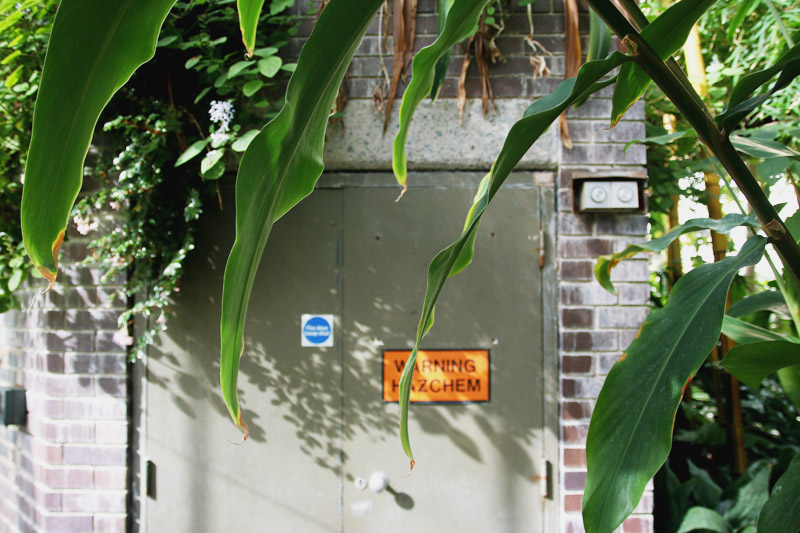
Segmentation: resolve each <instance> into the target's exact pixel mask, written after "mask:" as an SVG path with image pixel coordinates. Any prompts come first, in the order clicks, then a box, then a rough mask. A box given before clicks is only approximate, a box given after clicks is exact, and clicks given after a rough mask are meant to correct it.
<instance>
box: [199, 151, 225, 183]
mask: <svg viewBox="0 0 800 533" xmlns="http://www.w3.org/2000/svg"><path fill="white" fill-rule="evenodd" d="M223 155H225V152H224V151H223V150H212V151H210V152H208V153H207V154H206V156H205V157H204V158H203V160H202V161H201V162H200V174H202V175H203V177H204V178H206V179H217V178H219V176H217V178H210V177H208V176H207V175H206V174H208V171H209V170H211V167H213V166H214V165H216V164H217V163H218V162H220V160H221V159H222V156H223ZM223 168H224V167H223Z"/></svg>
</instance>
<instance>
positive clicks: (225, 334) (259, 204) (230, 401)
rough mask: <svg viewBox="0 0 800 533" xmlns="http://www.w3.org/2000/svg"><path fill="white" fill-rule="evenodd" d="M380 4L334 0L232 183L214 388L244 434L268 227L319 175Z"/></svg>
mask: <svg viewBox="0 0 800 533" xmlns="http://www.w3.org/2000/svg"><path fill="white" fill-rule="evenodd" d="M382 2H383V0H336V1H334V2H331V3H330V4H328V6H327V7H326V8H325V9H324V10H323V12H322V15H321V16H320V18H319V20H318V21H317V24H316V26H315V27H314V30H313V31H312V32H311V35H310V36H309V38H308V40H307V41H306V44H305V46H304V47H303V50H302V52H301V53H300V58H299V59H298V61H297V69H296V70H295V72H294V74H293V75H292V77H291V79H290V80H289V85H288V87H287V89H286V104H285V105H284V107H283V109H281V111H280V113H278V115H277V116H276V117H275V119H273V120H272V121H271V122H270V123H269V124H267V125H266V126H265V127H264V129H262V130H261V132H260V133H259V134H258V135H256V136H255V137H254V138H253V140H252V141H250V144H249V145H248V147H247V150H246V151H245V153H244V156H243V157H242V162H241V165H240V167H239V174H238V177H237V180H236V240H235V241H234V243H233V248H232V249H231V253H230V256H229V257H228V264H227V265H226V267H225V278H224V282H223V293H222V321H221V324H220V334H221V337H222V346H221V354H220V357H221V360H220V383H221V385H222V396H223V398H224V399H225V403H226V405H227V406H228V410H229V411H230V413H231V416H232V417H233V420H234V422H235V423H236V425H237V426H239V427H240V428H241V429H242V430H243V431H244V432H245V438H246V437H247V426H246V424H245V423H244V420H243V419H242V413H241V409H240V407H239V398H238V393H237V390H236V384H237V380H238V374H239V358H240V357H241V355H242V353H243V352H244V322H245V316H246V315H247V306H248V303H249V301H250V292H251V290H252V288H253V280H254V279H255V275H256V271H257V270H258V264H259V262H260V260H261V255H262V253H263V252H264V246H265V245H266V244H267V238H268V237H269V233H270V231H271V230H272V225H273V224H274V223H275V221H276V220H278V219H279V218H280V217H282V216H283V215H284V214H285V213H286V212H287V211H289V209H291V208H292V207H293V206H294V205H296V204H297V202H299V201H300V200H302V199H303V198H305V197H306V196H308V195H309V194H311V192H312V191H313V190H314V185H315V184H316V182H317V180H318V179H319V177H320V175H321V174H322V168H323V165H322V145H323V142H324V140H325V125H326V124H327V121H328V115H329V114H330V110H331V107H332V106H333V102H334V100H335V98H336V94H337V92H338V90H339V84H340V83H341V81H342V78H343V77H344V73H345V71H346V70H347V67H348V65H349V64H350V60H351V58H352V57H353V54H354V53H355V50H356V48H357V47H358V45H359V44H360V42H361V38H362V37H363V35H364V33H365V32H366V30H367V27H368V26H369V23H370V21H371V20H372V18H373V17H374V15H375V12H377V10H378V8H379V7H380V5H381V3H382Z"/></svg>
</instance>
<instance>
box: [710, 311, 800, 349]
mask: <svg viewBox="0 0 800 533" xmlns="http://www.w3.org/2000/svg"><path fill="white" fill-rule="evenodd" d="M722 333H723V334H725V336H726V337H728V338H729V339H730V340H732V341H733V342H735V343H737V344H749V343H751V342H764V341H788V342H794V341H793V340H792V339H794V337H790V336H789V335H784V334H783V333H778V332H776V331H770V330H768V329H765V328H762V327H761V326H756V325H755V324H750V323H749V322H745V321H744V320H739V319H738V318H733V317H731V316H728V315H725V319H724V320H723V322H722Z"/></svg>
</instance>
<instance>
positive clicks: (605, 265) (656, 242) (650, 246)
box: [594, 214, 760, 292]
mask: <svg viewBox="0 0 800 533" xmlns="http://www.w3.org/2000/svg"><path fill="white" fill-rule="evenodd" d="M739 226H750V227H754V228H757V227H759V226H760V223H759V222H758V219H757V218H756V217H754V216H753V215H737V214H730V215H726V216H724V217H722V218H721V219H719V220H715V219H713V218H693V219H692V220H688V221H686V223H684V224H681V225H680V226H678V227H676V228H673V229H672V230H671V231H670V232H668V233H666V234H664V235H662V236H661V237H659V238H658V239H653V240H651V241H645V242H641V243H637V244H630V245H628V246H627V247H626V248H625V249H624V250H622V251H621V252H617V253H615V254H612V255H603V256H600V257H599V258H598V259H597V263H596V264H595V266H594V276H595V277H596V278H597V281H598V282H600V285H602V286H603V288H604V289H606V290H607V291H609V292H615V291H614V284H613V283H611V269H613V268H614V267H615V266H617V264H618V263H619V262H620V261H622V260H624V259H628V258H630V257H633V256H635V255H636V254H638V253H641V252H661V251H663V250H666V249H667V247H669V245H670V243H671V242H672V241H674V240H675V239H677V238H678V237H680V236H681V235H683V234H684V233H689V232H693V231H700V230H704V229H710V230H714V231H716V232H717V233H728V232H729V231H731V230H732V229H733V228H736V227H739Z"/></svg>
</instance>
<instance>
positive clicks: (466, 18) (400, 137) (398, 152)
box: [392, 0, 490, 191]
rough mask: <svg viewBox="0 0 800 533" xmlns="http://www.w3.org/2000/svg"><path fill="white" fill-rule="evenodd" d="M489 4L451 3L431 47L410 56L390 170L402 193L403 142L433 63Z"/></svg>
mask: <svg viewBox="0 0 800 533" xmlns="http://www.w3.org/2000/svg"><path fill="white" fill-rule="evenodd" d="M489 1H490V0H459V1H458V2H454V3H453V5H452V6H451V8H450V11H449V12H448V13H447V19H446V20H445V23H444V28H443V29H442V31H441V32H439V36H438V37H437V38H436V40H435V41H434V42H433V43H432V44H430V45H429V46H426V47H425V48H423V49H422V50H420V51H419V52H417V55H416V56H414V61H413V63H412V64H411V67H412V75H411V82H410V83H409V84H408V87H407V88H406V92H405V93H404V94H403V102H402V103H401V104H400V129H399V131H398V132H397V136H396V137H395V138H394V147H393V153H392V169H393V170H394V175H395V178H397V183H399V184H400V185H402V186H403V191H405V190H406V188H408V186H407V185H406V174H407V168H406V167H407V163H406V139H407V138H408V128H409V126H410V125H411V117H412V116H413V115H414V110H415V109H416V108H417V106H418V105H419V103H420V102H422V100H424V99H425V97H426V96H427V95H428V94H429V93H430V92H431V88H432V87H433V81H434V79H435V77H436V70H435V67H436V63H437V62H438V61H439V59H440V58H442V57H444V56H445V54H447V53H449V52H450V49H451V48H452V47H453V45H454V44H455V43H457V42H459V41H461V40H463V39H465V38H466V37H467V36H469V34H470V33H472V32H473V31H474V30H475V27H476V26H477V24H478V19H479V18H480V16H481V13H482V12H483V8H484V7H485V6H486V4H488V3H489Z"/></svg>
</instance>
